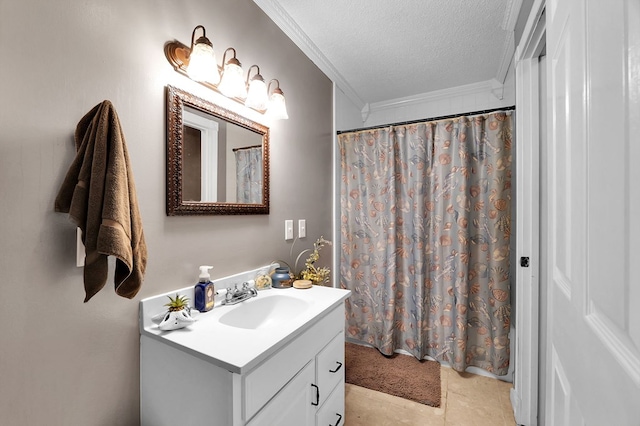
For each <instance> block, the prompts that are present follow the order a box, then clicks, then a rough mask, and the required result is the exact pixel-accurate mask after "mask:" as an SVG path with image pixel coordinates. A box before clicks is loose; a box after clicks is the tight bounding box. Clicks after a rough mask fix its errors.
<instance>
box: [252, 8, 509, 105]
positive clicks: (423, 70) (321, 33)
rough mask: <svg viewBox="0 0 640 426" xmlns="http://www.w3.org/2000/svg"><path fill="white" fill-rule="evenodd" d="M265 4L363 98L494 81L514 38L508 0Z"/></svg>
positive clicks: (371, 99) (380, 99) (385, 98)
mask: <svg viewBox="0 0 640 426" xmlns="http://www.w3.org/2000/svg"><path fill="white" fill-rule="evenodd" d="M269 2H270V3H271V4H272V6H273V7H275V8H276V9H279V10H280V11H281V12H282V11H284V15H285V16H287V18H288V19H289V18H290V20H292V21H293V22H294V26H296V25H297V27H298V28H297V30H298V34H301V35H302V37H304V38H307V39H308V40H309V41H310V42H311V45H314V46H315V48H317V51H319V52H320V54H321V55H323V56H324V57H325V58H326V61H327V62H328V63H329V64H330V65H331V66H332V68H333V69H334V71H335V73H337V74H339V76H341V77H342V82H340V81H338V84H339V85H340V83H342V85H343V86H344V85H345V84H346V85H348V86H349V87H347V88H346V89H347V91H348V92H351V93H354V94H355V95H356V97H358V98H359V99H360V100H361V101H362V103H374V102H383V101H389V100H392V99H397V98H403V97H406V96H412V95H417V94H422V93H427V92H432V91H435V90H440V89H446V88H451V87H456V86H461V85H465V84H471V83H477V82H483V81H487V80H491V79H493V78H496V77H497V76H499V74H500V68H501V66H503V65H502V64H501V61H503V58H504V55H505V51H506V50H508V49H510V47H509V43H510V40H511V41H512V35H513V31H512V30H513V28H509V29H508V30H505V29H504V28H503V27H507V28H508V25H506V22H507V21H508V20H509V15H510V14H511V15H512V14H513V13H514V12H513V11H512V10H511V9H513V8H512V6H513V3H514V1H513V0H394V1H391V0H346V1H345V0H322V1H318V0H315V1H312V0H269ZM256 3H260V2H259V1H256ZM262 3H264V1H263V2H262ZM516 3H518V6H517V7H518V8H519V4H520V2H519V1H517V0H516ZM267 13H269V12H268V11H267ZM515 14H516V15H517V11H516V12H515ZM272 17H273V16H272ZM274 20H275V19H274ZM276 22H277V21H276ZM285 32H286V31H285ZM510 37H511V39H510ZM511 49H512V47H511ZM303 50H304V49H303ZM312 59H313V58H312ZM321 68H322V66H321ZM330 77H331V76H330ZM500 83H502V81H500ZM343 89H344V88H343Z"/></svg>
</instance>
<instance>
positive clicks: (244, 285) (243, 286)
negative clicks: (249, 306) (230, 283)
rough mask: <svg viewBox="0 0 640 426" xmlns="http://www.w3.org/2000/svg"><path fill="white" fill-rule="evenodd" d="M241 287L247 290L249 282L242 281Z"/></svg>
mask: <svg viewBox="0 0 640 426" xmlns="http://www.w3.org/2000/svg"><path fill="white" fill-rule="evenodd" d="M242 289H243V290H247V289H249V283H248V282H246V281H245V282H243V283H242Z"/></svg>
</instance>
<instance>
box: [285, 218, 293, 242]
mask: <svg viewBox="0 0 640 426" xmlns="http://www.w3.org/2000/svg"><path fill="white" fill-rule="evenodd" d="M284 239H285V240H293V219H287V220H285V221H284Z"/></svg>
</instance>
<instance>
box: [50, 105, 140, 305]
mask: <svg viewBox="0 0 640 426" xmlns="http://www.w3.org/2000/svg"><path fill="white" fill-rule="evenodd" d="M75 141H76V150H77V154H76V158H75V159H74V160H73V163H72V164H71V167H70V168H69V171H68V172H67V176H66V177H65V179H64V182H63V183H62V187H61V188H60V191H59V192H58V196H57V197H56V202H55V209H56V211H57V212H62V213H69V218H70V219H71V220H72V221H73V222H74V223H75V224H76V225H77V226H78V227H79V228H80V229H81V230H82V242H83V243H84V246H85V250H86V257H85V265H84V289H85V293H86V297H85V299H84V301H85V302H88V301H89V299H91V298H92V297H93V296H94V295H95V294H96V293H97V292H99V291H100V290H101V289H102V287H104V285H105V283H106V282H107V269H108V266H107V256H115V257H116V271H115V277H114V284H115V291H116V293H117V294H118V295H120V296H123V297H126V298H129V299H131V298H133V297H134V296H135V295H136V294H137V293H138V291H139V290H140V286H141V285H142V280H143V278H144V272H145V269H146V265H147V246H146V244H145V241H144V233H143V231H142V221H141V219H140V212H139V211H138V199H137V197H136V189H135V185H134V183H133V174H132V172H131V168H130V167H129V154H128V153H127V147H126V144H125V139H124V134H123V133H122V128H121V127H120V120H118V115H117V114H116V110H115V108H114V107H113V105H112V104H111V102H109V101H103V102H102V103H100V104H98V105H96V106H95V107H94V108H93V109H92V110H91V111H89V112H88V113H87V114H86V115H85V116H84V117H82V120H80V122H79V123H78V126H77V127H76V133H75Z"/></svg>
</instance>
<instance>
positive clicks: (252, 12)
mask: <svg viewBox="0 0 640 426" xmlns="http://www.w3.org/2000/svg"><path fill="white" fill-rule="evenodd" d="M198 24H203V25H205V26H206V28H207V35H208V36H209V37H210V38H211V39H212V41H213V42H214V46H215V50H216V53H217V55H218V58H219V60H220V59H221V57H222V51H223V49H224V48H226V47H228V46H234V47H235V48H236V49H237V51H238V58H239V59H240V61H242V62H243V65H244V66H245V69H246V68H248V66H250V65H251V64H253V63H257V64H259V65H260V68H261V71H262V74H263V75H264V76H265V78H273V77H276V78H278V79H279V80H280V83H281V87H282V89H283V91H284V93H285V95H286V97H287V105H288V110H289V116H290V119H289V120H288V121H280V122H276V123H274V124H273V125H272V126H271V214H270V215H268V216H244V217H243V216H238V217H233V216H222V217H215V216H210V217H167V216H166V215H165V162H166V155H165V149H166V148H165V96H164V87H165V85H166V84H172V85H175V86H178V87H181V88H183V89H185V90H189V91H192V92H194V93H196V94H198V95H199V96H202V97H207V98H210V99H212V100H215V99H214V98H215V96H214V95H213V94H212V92H209V91H207V90H206V89H204V88H202V87H201V86H199V85H197V84H195V83H192V82H190V81H188V80H187V79H186V78H185V77H182V76H180V75H178V74H177V73H175V72H174V71H173V70H172V68H171V67H170V65H169V64H168V63H167V61H166V60H165V58H164V53H163V45H164V43H165V42H166V41H168V40H172V39H178V40H180V41H182V42H183V43H187V44H188V43H189V41H190V37H191V31H192V29H193V28H194V27H195V26H196V25H198ZM0 52H2V54H3V59H2V62H1V66H0V96H1V99H2V102H1V103H0V150H1V152H0V194H1V196H2V202H1V203H0V224H1V225H0V249H1V252H0V271H1V273H2V275H1V278H0V283H1V284H0V288H1V289H2V294H1V295H0V333H1V334H0V338H1V341H0V419H1V420H0V423H2V424H7V425H41V424H47V425H83V426H86V425H105V426H106V425H109V426H111V425H136V424H138V422H139V414H138V409H139V402H138V399H139V391H138V386H139V379H138V375H139V361H138V350H139V335H138V318H137V315H138V301H139V300H140V298H143V297H147V296H151V295H154V294H157V293H160V292H165V291H170V290H172V289H174V288H179V287H183V286H185V285H189V284H190V283H195V281H196V278H197V273H198V269H197V266H198V265H201V264H211V265H214V266H215V269H214V270H213V271H212V276H213V277H214V278H215V277H221V276H225V275H228V274H232V273H235V272H239V271H242V270H245V269H248V268H253V267H257V266H258V265H261V264H265V263H268V262H270V261H271V260H273V259H278V258H287V257H288V256H289V248H290V242H285V241H284V239H283V238H282V236H283V227H284V223H283V222H284V220H285V219H299V218H304V219H307V228H308V230H307V235H308V237H307V238H306V241H304V244H301V242H298V243H296V252H297V251H298V249H300V250H301V249H303V248H306V247H307V246H311V245H312V242H313V240H314V239H315V238H316V237H317V236H319V235H321V234H323V235H325V236H328V235H331V141H332V137H331V126H332V117H331V108H332V86H331V82H330V81H329V79H328V78H326V77H325V76H324V75H323V74H322V73H321V72H320V71H319V70H318V68H317V67H316V66H315V65H313V64H312V63H311V61H310V60H308V59H307V58H306V57H305V56H304V55H303V54H302V53H301V52H300V50H299V49H298V48H297V47H296V46H295V45H294V44H293V43H292V42H291V41H290V40H289V39H288V38H287V37H286V36H284V35H283V33H282V32H281V31H280V30H279V29H278V28H277V27H276V25H275V24H273V23H272V22H271V21H270V20H269V19H268V18H267V17H266V15H264V14H263V12H262V11H261V10H260V9H259V8H258V7H257V6H256V5H255V4H254V3H253V2H252V1H250V0H216V1H205V0H199V1H198V0H192V1H189V2H186V1H169V0H138V1H129V0H114V1H108V2H107V1H97V0H87V1H82V2H78V1H73V0H56V1H35V0H22V1H10V0H0ZM104 99H110V100H111V101H112V102H113V104H114V105H115V107H116V109H117V111H118V113H119V116H120V119H121V122H122V126H123V129H124V132H125V136H126V139H127V143H128V148H129V154H130V157H131V161H132V168H133V172H134V175H135V180H136V185H137V188H138V198H139V202H140V209H141V214H142V218H143V222H144V230H145V233H146V239H147V244H148V246H149V263H148V269H147V275H146V279H145V282H144V284H143V287H142V290H141V292H140V294H139V295H138V296H137V297H136V298H135V299H134V300H132V301H130V300H127V299H123V298H120V297H117V296H115V294H114V292H113V284H112V277H111V276H110V277H109V281H108V283H107V285H106V287H105V288H104V289H103V290H102V291H101V292H100V293H99V294H98V295H97V296H95V297H94V298H93V299H92V300H91V301H90V302H89V303H87V304H83V303H82V301H83V297H84V291H83V284H82V269H81V268H76V267H75V266H74V261H75V245H74V244H75V230H74V227H73V226H72V225H71V224H70V223H69V221H68V220H67V217H66V215H63V214H60V213H55V212H54V211H53V202H54V198H55V195H56V193H57V190H58V188H59V186H60V184H61V182H62V179H63V177H64V175H65V173H66V171H67V169H68V166H69V164H70V163H71V161H72V159H73V157H74V153H75V152H74V151H75V150H74V145H73V138H72V135H73V131H74V129H75V126H76V124H77V122H78V120H79V119H80V118H81V117H82V116H83V115H84V114H85V113H86V112H87V111H89V109H91V108H92V107H93V106H94V105H96V104H97V103H98V102H100V101H102V100H104ZM235 107H236V108H237V105H235ZM167 385H170V384H167ZM177 385H179V386H182V385H184V384H182V383H179V384H177ZM186 385H188V384H186ZM177 409H188V407H181V408H177Z"/></svg>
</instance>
